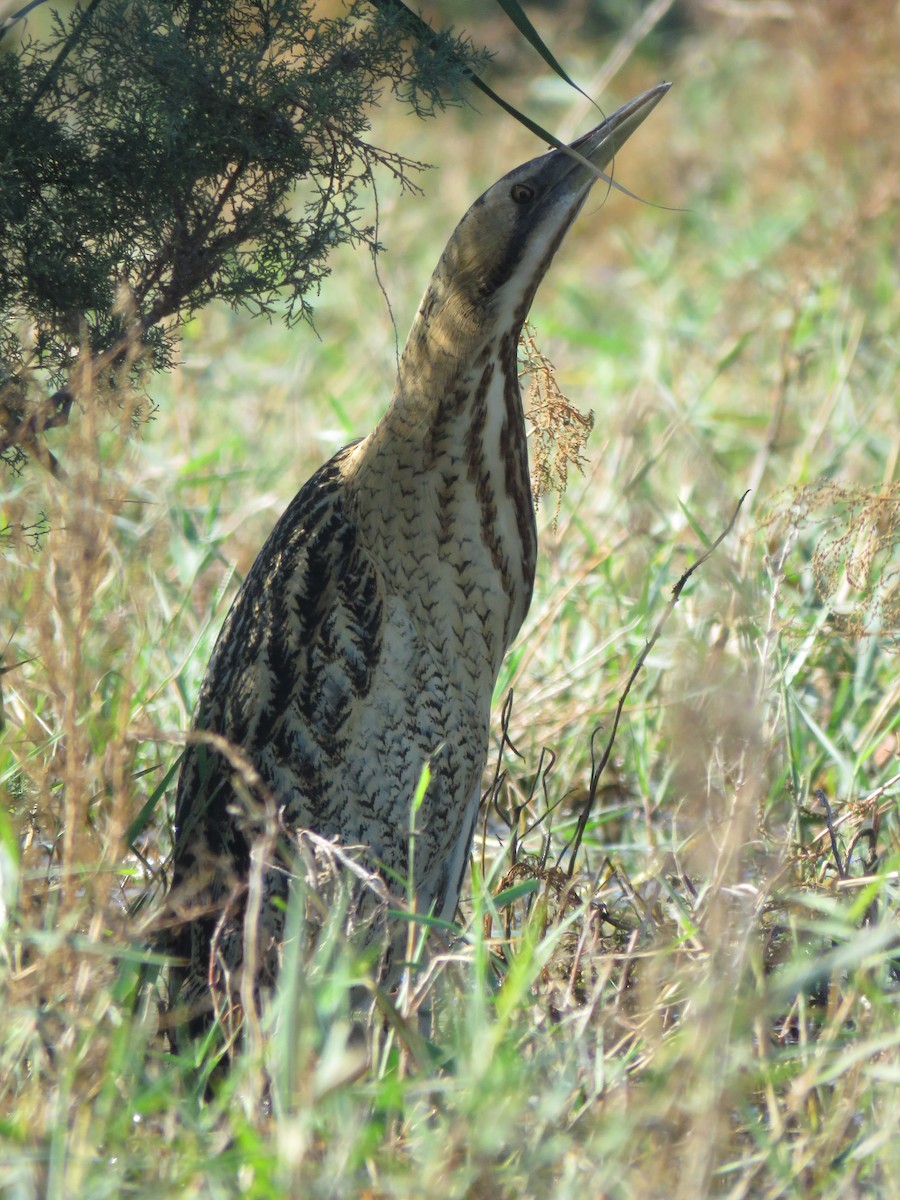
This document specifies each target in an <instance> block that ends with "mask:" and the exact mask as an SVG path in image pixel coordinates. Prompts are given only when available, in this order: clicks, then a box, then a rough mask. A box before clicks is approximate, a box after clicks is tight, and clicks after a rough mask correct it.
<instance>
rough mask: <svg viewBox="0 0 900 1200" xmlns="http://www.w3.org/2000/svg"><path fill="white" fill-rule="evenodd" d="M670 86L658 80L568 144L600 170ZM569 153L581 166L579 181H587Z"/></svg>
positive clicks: (651, 110) (563, 152)
mask: <svg viewBox="0 0 900 1200" xmlns="http://www.w3.org/2000/svg"><path fill="white" fill-rule="evenodd" d="M671 86H672V85H671V83H658V84H657V85H656V87H653V88H650V89H649V91H646V92H641V94H640V96H635V97H634V99H633V100H629V101H628V103H627V104H623V105H622V107H621V108H617V109H616V111H615V112H614V113H613V114H612V116H611V117H607V118H606V120H605V121H602V122H601V123H600V124H599V125H597V126H596V127H595V128H594V129H592V130H591V131H590V133H586V134H584V135H583V136H582V137H580V138H578V140H577V141H574V142H572V143H571V147H570V148H571V149H572V150H574V151H575V152H576V153H577V154H579V155H580V156H581V158H585V159H587V160H588V162H589V163H590V164H591V165H592V166H594V167H596V168H598V169H599V170H602V169H603V168H604V167H605V166H606V165H607V164H608V163H609V162H611V161H612V159H613V157H614V156H615V155H616V154H617V153H618V152H619V150H621V148H622V147H623V146H624V145H625V143H626V142H627V141H628V139H629V138H630V137H631V135H632V134H633V133H634V131H635V130H636V129H637V128H638V126H639V125H642V124H643V123H644V121H645V120H646V119H647V117H649V116H650V114H651V113H652V112H653V110H654V108H656V106H657V104H659V102H660V100H662V98H663V96H665V94H666V92H667V91H668V90H669V88H670V87H671ZM557 153H559V154H566V151H565V150H560V151H557ZM569 157H570V158H572V161H573V165H575V166H576V167H577V168H580V171H579V172H578V174H579V176H580V178H579V179H578V182H585V183H586V182H587V181H588V178H589V173H588V169H587V167H586V166H585V165H584V164H582V163H581V162H579V161H578V159H576V158H574V157H573V156H571V155H569Z"/></svg>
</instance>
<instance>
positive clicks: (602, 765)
mask: <svg viewBox="0 0 900 1200" xmlns="http://www.w3.org/2000/svg"><path fill="white" fill-rule="evenodd" d="M748 494H749V492H744V494H743V496H741V498H740V500H739V501H738V503H737V507H736V508H735V510H734V512H733V514H732V517H731V520H730V521H729V522H728V524H727V525H726V526H725V528H724V529H723V530H722V532H721V533H720V534H719V536H718V537H717V538H716V540H715V541H714V542H713V543H712V545H711V546H710V547H709V549H708V550H707V551H706V552H705V553H704V554H701V555H700V557H699V558H698V559H696V560H695V561H694V562H693V563H692V564H691V565H690V566H689V567H688V569H687V570H686V571H685V573H684V574H683V575H682V576H681V578H680V579H679V580H678V582H677V583H676V584H675V586H674V587H673V588H672V596H671V599H670V600H669V602H668V604H667V605H666V607H665V609H664V610H663V613H662V615H661V616H660V618H659V620H658V621H657V622H656V627H655V628H654V630H653V632H652V633H651V635H650V637H649V638H648V639H647V643H646V645H645V646H644V648H643V650H642V651H641V652H640V654H639V655H638V657H637V661H636V662H635V664H634V667H633V668H632V671H631V674H630V675H629V677H628V682H627V683H626V684H625V690H624V691H623V692H622V695H621V696H620V697H619V702H618V704H617V705H616V711H615V716H614V717H613V725H612V731H611V733H610V735H609V741H608V742H607V743H606V749H605V750H604V751H603V755H602V757H601V759H600V762H599V763H597V764H596V766H594V767H593V768H592V771H591V787H590V791H589V792H588V799H587V803H586V804H585V806H584V810H583V812H582V814H581V816H580V817H579V818H578V826H577V828H576V830H575V836H574V837H573V839H572V841H571V843H570V846H571V850H570V858H569V869H568V872H567V874H568V876H569V878H570V879H571V877H572V876H573V875H574V873H575V862H576V860H577V858H578V851H579V850H580V849H581V842H582V839H583V837H584V831H585V829H586V828H587V824H588V821H589V820H590V818H591V812H592V811H593V808H594V802H595V801H596V799H597V791H598V788H599V785H600V777H601V775H602V774H603V772H604V770H605V769H606V764H607V763H608V762H609V758H610V755H611V754H612V749H613V745H614V743H615V740H616V733H617V732H618V728H619V721H620V719H621V717H622V711H623V709H624V708H625V701H626V700H627V698H628V693H629V692H630V691H631V688H632V685H633V684H634V681H635V680H636V679H637V677H638V675H639V674H640V670H641V668H642V667H643V665H644V663H645V662H646V660H647V656H648V654H649V653H650V651H651V650H652V649H653V647H654V646H655V645H656V643H657V641H658V640H659V637H660V634H661V633H662V631H663V627H664V625H665V623H666V621H668V619H669V617H670V616H671V615H672V611H673V610H674V608H675V605H676V604H677V603H678V601H679V599H680V598H681V593H682V592H683V591H684V588H685V586H686V584H687V581H688V580H689V579H690V577H691V576H692V575H693V574H694V572H695V571H696V570H698V569H699V568H700V567H702V566H703V564H704V563H705V562H706V561H707V559H708V558H709V557H710V556H711V555H712V554H713V553H714V552H715V551H716V550H717V549H718V548H719V546H720V545H721V544H722V542H723V541H724V540H725V538H726V537H727V536H728V535H729V533H731V530H732V529H733V528H734V523H735V521H736V520H737V519H738V514H739V513H740V511H741V506H742V505H743V503H744V501H745V500H746V499H747V496H748ZM592 740H593V739H592ZM564 855H565V850H564V851H563V854H562V855H560V863H561V862H562V858H563V857H564Z"/></svg>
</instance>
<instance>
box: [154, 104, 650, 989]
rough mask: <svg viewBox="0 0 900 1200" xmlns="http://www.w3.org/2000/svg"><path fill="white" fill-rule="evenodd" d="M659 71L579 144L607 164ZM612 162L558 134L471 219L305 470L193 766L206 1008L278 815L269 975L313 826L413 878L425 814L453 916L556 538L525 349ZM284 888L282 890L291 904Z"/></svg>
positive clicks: (434, 881)
mask: <svg viewBox="0 0 900 1200" xmlns="http://www.w3.org/2000/svg"><path fill="white" fill-rule="evenodd" d="M667 87H668V85H665V84H663V85H660V86H659V87H657V88H654V89H653V90H651V91H649V92H646V93H644V94H643V95H642V96H639V97H637V98H636V99H635V100H633V101H631V102H630V103H629V104H627V105H625V106H624V107H623V108H621V109H620V110H619V111H618V112H617V113H615V114H614V115H613V116H612V117H611V118H610V119H609V120H608V121H605V122H604V123H603V124H602V125H600V126H598V127H597V129H595V130H593V131H592V132H591V133H589V134H587V135H586V136H585V137H583V138H581V139H580V140H579V141H578V142H576V143H574V149H575V150H576V151H577V152H578V154H580V155H582V156H583V157H584V158H586V159H588V160H589V161H590V162H591V163H592V164H593V165H594V166H596V167H598V168H602V167H604V166H605V165H606V164H607V163H608V162H609V161H610V159H611V158H612V156H613V154H614V153H615V152H616V151H617V150H618V148H619V147H620V146H621V145H622V144H623V143H624V142H625V140H626V139H627V138H628V137H629V136H630V134H631V133H632V132H633V131H634V130H635V129H636V128H637V126H638V125H639V124H640V123H641V122H642V121H643V119H644V118H645V117H646V116H647V115H648V114H649V112H650V111H651V110H652V109H653V108H654V107H655V105H656V104H657V103H658V101H659V100H660V99H661V98H662V96H663V95H664V94H665V91H666V90H667ZM594 178H595V175H594V174H593V173H592V172H591V171H590V170H589V169H588V167H587V166H585V165H584V162H583V161H579V159H578V158H577V157H575V156H572V155H569V154H567V153H566V152H564V151H553V152H551V153H549V154H546V155H543V156H542V157H541V158H538V159H534V160H533V161H531V162H528V163H525V164H524V165H523V166H521V167H518V168H517V169H516V170H514V171H512V172H511V173H510V174H508V175H506V176H505V177H504V178H503V179H501V180H500V182H499V183H497V184H495V185H494V186H493V187H492V188H490V189H489V190H488V191H487V192H486V193H485V194H484V195H483V196H482V197H481V198H480V199H479V200H477V201H476V202H475V204H474V205H473V206H472V208H471V209H470V210H469V212H468V213H467V214H466V215H465V216H464V217H463V219H462V221H461V222H460V224H459V225H458V227H457V229H456V231H455V232H454V233H453V235H452V237H451V238H450V241H449V243H448V245H447V247H446V249H445V251H444V253H443V255H442V257H441V260H440V262H439V263H438V266H437V269H436V270H435V273H434V275H433V277H432V280H431V282H430V284H429V286H428V289H427V291H426V292H425V295H424V297H423V299H422V303H421V305H420V307H419V310H418V313H417V315H416V318H415V320H414V322H413V326H412V330H411V332H410V335H409V339H408V341H407V344H406V348H405V350H404V352H403V356H402V358H401V362H400V366H399V373H398V380H397V385H396V389H395V391H394V395H393V398H392V400H391V403H390V405H389V407H388V409H387V411H386V413H385V415H384V416H383V417H382V419H381V421H380V422H379V424H378V425H377V427H376V428H375V430H374V431H373V432H372V433H371V434H370V435H369V436H368V437H367V438H366V439H365V440H363V441H361V442H359V443H357V444H355V445H352V446H349V447H347V448H346V449H344V450H342V451H340V453H338V454H337V455H335V457H334V458H333V459H332V460H331V461H330V462H328V463H327V464H326V465H325V466H324V467H322V468H321V470H320V471H318V472H317V473H316V474H315V475H314V476H313V477H312V478H311V479H310V480H309V481H308V483H306V484H305V485H304V487H303V488H302V489H301V490H300V492H299V493H298V494H297V496H296V497H295V498H294V500H293V502H292V503H291V504H290V505H289V507H288V509H287V511H286V512H285V513H284V515H283V516H282V518H281V519H280V520H279V522H278V523H277V525H276V526H275V528H274V530H273V531H272V534H271V535H270V537H269V539H268V541H267V542H266V544H265V546H264V547H263V549H262V550H261V551H260V554H259V556H258V558H257V559H256V562H255V563H254V564H253V567H252V569H251V570H250V572H249V574H248V575H247V578H246V580H245V581H244V584H243V586H242V588H241V590H240V592H239V594H238V596H237V599H236V600H235V602H234V605H233V606H232V609H231V611H230V613H229V614H228V617H227V619H226V621H225V624H224V626H223V628H222V632H221V634H220V635H219V639H218V642H217V644H216V648H215V651H214V653H213V656H212V659H211V661H210V664H209V668H208V670H207V674H206V678H205V680H204V683H203V687H202V690H201V693H200V697H199V701H198V704H197V710H196V714H195V718H194V729H195V733H194V736H193V738H192V739H191V740H190V741H189V744H188V748H187V751H186V754H185V758H184V762H183V765H182V769H181V776H180V779H179V784H178V797H177V804H176V829H177V835H176V844H175V858H174V882H173V897H174V899H175V902H176V903H177V902H178V901H179V899H180V900H181V901H182V902H183V903H184V904H185V905H187V904H188V903H189V902H190V903H194V904H195V905H198V906H199V909H200V911H199V912H198V913H197V915H195V916H194V918H193V919H192V920H190V921H186V922H184V923H183V924H182V925H180V926H179V927H178V929H177V932H176V935H175V937H174V940H173V944H172V950H173V951H174V953H175V954H176V955H179V956H180V957H181V958H182V959H183V960H184V962H185V964H186V965H185V967H184V968H183V969H182V971H181V972H180V974H177V976H176V979H177V981H178V984H177V985H178V986H180V987H181V999H182V1001H183V1002H184V1003H185V1005H186V1006H187V1007H188V1008H189V1009H190V1010H191V1011H192V1012H195V1013H196V1012H202V1011H203V1010H204V1009H208V1008H209V992H208V988H209V983H210V982H211V981H214V980H215V978H216V975H217V971H216V970H215V969H214V967H215V963H213V965H212V967H211V958H210V953H211V947H212V946H213V945H215V951H216V956H218V961H219V963H220V964H223V965H224V966H226V967H228V968H230V969H234V968H236V966H237V965H238V964H239V963H240V961H241V954H242V938H243V926H242V922H243V917H244V901H243V893H242V884H243V883H244V882H245V881H246V879H247V876H248V870H249V864H250V845H251V843H252V841H253V838H254V833H255V831H256V830H257V829H258V828H259V827H261V825H262V824H263V822H262V819H261V814H262V813H263V812H265V811H268V813H269V817H270V824H271V817H272V815H273V814H275V813H277V827H278V829H279V830H280V831H281V832H280V835H279V838H278V843H279V845H280V848H279V849H273V850H272V853H271V854H270V856H269V859H268V860H267V862H266V864H265V867H264V872H263V882H264V889H263V893H264V898H263V905H262V913H261V918H260V929H259V930H258V931H254V932H255V933H256V934H258V938H257V941H258V944H259V945H260V946H261V953H260V960H259V977H261V978H268V977H270V976H271V974H272V972H273V971H274V966H273V965H272V964H274V963H275V962H276V961H277V955H276V954H272V953H271V952H270V951H271V948H272V947H273V946H274V945H276V944H277V941H278V939H279V937H280V934H281V922H282V916H281V913H282V909H281V907H280V906H279V904H278V903H277V901H278V899H279V898H280V899H285V898H286V897H287V894H288V890H289V877H290V873H291V854H290V842H291V839H292V837H293V836H294V835H295V833H296V831H297V830H298V829H301V828H308V829H312V830H314V831H315V832H316V833H318V834H321V835H324V836H325V837H328V838H331V839H335V840H338V841H340V842H341V843H343V844H345V845H348V844H359V845H361V846H364V847H365V848H366V852H365V853H366V858H367V861H368V864H369V865H370V866H371V867H372V868H374V869H377V870H379V871H380V872H382V873H383V874H385V875H386V877H387V879H388V880H389V882H390V883H391V884H392V885H393V886H395V887H396V888H398V890H402V888H401V885H400V884H399V883H398V881H401V880H404V879H406V876H407V871H408V848H409V814H410V805H411V801H412V798H413V795H414V792H415V789H416V785H417V783H418V782H419V779H420V777H421V774H422V770H423V767H424V766H425V764H428V765H429V767H430V770H431V781H430V784H429V787H428V791H427V793H426V796H425V800H424V803H423V805H422V808H421V810H420V812H419V814H418V818H417V840H416V852H415V879H414V881H413V887H414V891H415V896H416V902H417V905H418V909H419V911H421V912H433V913H435V914H436V915H438V916H440V917H443V918H445V919H447V920H452V918H453V916H454V914H455V911H456V906H457V901H458V898H459V893H460V888H461V886H462V882H463V878H464V873H465V869H466V864H467V861H468V855H469V850H470V846H471V842H472V836H473V832H474V828H475V820H476V816H477V810H478V800H479V795H480V791H481V778H482V771H483V769H484V765H485V761H486V756H487V749H488V727H489V719H490V705H491V696H492V693H493V689H494V685H495V683H496V680H497V675H498V672H499V669H500V664H501V662H502V659H503V656H504V654H505V652H506V650H507V648H508V646H509V645H510V643H511V641H512V640H513V638H514V637H515V636H516V633H517V632H518V630H519V627H520V625H521V624H522V621H523V619H524V617H525V614H526V612H527V610H528V605H529V602H530V599H531V590H532V583H533V579H534V567H535V556H536V550H537V537H536V530H535V522H534V513H533V508H532V504H531V493H530V487H529V473H528V455H527V449H526V441H525V425H524V420H523V414H522V404H521V398H520V394H519V385H518V377H517V366H516V346H517V341H518V336H519V332H520V330H521V327H522V324H523V322H524V320H525V318H526V316H527V314H528V310H529V307H530V305H531V302H532V299H533V297H534V294H535V291H536V290H537V287H538V285H539V283H540V281H541V279H542V278H543V276H544V274H545V272H546V270H547V267H548V266H549V264H550V262H551V260H552V258H553V256H554V254H555V253H556V250H557V249H558V247H559V245H560V243H561V241H562V239H563V237H564V236H565V233H566V231H567V229H568V228H569V226H570V224H571V223H572V221H573V220H574V218H575V216H576V214H577V213H578V211H579V209H580V208H581V205H582V204H583V202H584V200H585V198H586V197H587V195H588V193H589V191H590V187H591V184H592V183H593V181H594ZM273 901H274V903H273Z"/></svg>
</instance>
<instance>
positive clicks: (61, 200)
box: [0, 0, 480, 468]
mask: <svg viewBox="0 0 900 1200" xmlns="http://www.w3.org/2000/svg"><path fill="white" fill-rule="evenodd" d="M420 25H421V22H419V23H418V25H417V24H416V23H415V18H413V17H412V14H410V13H408V12H407V11H406V10H405V7H404V6H403V5H402V4H394V3H390V2H387V0H384V2H383V3H371V2H368V0H367V2H362V0H357V2H356V3H354V4H351V5H350V6H349V8H348V9H347V10H346V12H343V13H340V14H337V15H335V16H327V15H325V14H323V13H322V12H321V11H318V12H316V11H315V9H314V7H313V6H311V5H304V4H299V3H297V0H246V2H245V3H242V4H233V3H222V2H221V0H183V2H181V3H174V4H172V3H165V2H162V0H149V2H147V3H142V4H139V5H134V4H129V3H126V2H125V0H104V2H103V3H100V0H90V2H89V3H85V4H77V5H76V6H75V7H74V9H73V10H72V11H71V13H70V14H69V15H68V16H67V17H66V18H63V17H60V16H58V15H56V14H54V15H53V28H52V32H51V33H50V34H49V36H48V37H47V38H46V39H38V40H33V39H32V38H30V37H29V38H27V39H26V40H25V41H24V42H23V43H22V44H21V46H20V47H19V48H18V51H17V52H16V53H4V54H0V147H2V155H3V175H4V178H3V188H2V190H0V263H2V267H0V312H2V320H0V403H2V405H3V408H2V410H0V412H2V415H3V425H2V430H0V432H2V440H0V459H2V460H3V461H4V462H5V463H6V465H8V466H11V467H13V468H19V467H21V465H22V464H23V463H24V461H25V457H26V455H27V454H28V453H29V452H31V453H34V452H35V451H37V453H38V454H39V455H41V453H42V451H43V439H42V436H41V435H42V434H43V433H44V431H45V430H46V429H47V428H48V427H49V428H53V427H55V426H58V425H59V424H63V423H65V421H66V420H67V419H68V417H69V413H70V411H71V409H72V404H73V402H74V401H75V400H77V401H78V402H79V404H80V405H83V404H84V403H85V397H84V396H83V395H82V394H81V393H82V392H84V391H85V390H90V389H91V388H92V387H93V384H94V383H95V381H96V382H98V383H100V382H104V383H106V384H107V385H109V383H110V382H112V383H113V384H115V383H118V385H119V386H122V384H123V380H122V378H121V377H122V376H123V374H124V375H125V376H126V378H127V374H128V370H130V369H133V368H135V367H137V366H140V367H145V368H146V367H149V368H152V369H157V370H158V369H161V368H164V367H169V366H171V365H172V363H173V361H174V359H175V356H176V346H177V338H178V332H179V329H180V328H181V326H182V325H183V323H184V322H185V321H186V320H188V319H189V318H190V316H191V315H192V314H193V313H195V312H197V311H198V310H199V309H200V308H202V307H203V306H204V305H205V304H208V303H209V302H210V300H212V299H220V300H224V301H226V302H227V303H229V304H232V305H234V306H235V307H244V308H248V309H250V310H251V311H255V312H261V313H268V314H271V313H273V312H274V311H276V310H277V311H278V312H279V314H280V315H283V316H284V318H285V319H286V321H287V323H288V324H289V325H290V324H293V323H295V322H296V321H297V320H299V319H300V318H302V317H308V316H309V314H310V308H309V300H308V296H309V293H310V292H314V291H315V290H316V289H317V287H318V286H319V284H320V283H321V281H322V279H323V278H324V276H325V274H326V273H327V269H328V268H327V262H328V257H329V255H330V253H331V252H332V251H333V250H334V249H335V248H336V247H338V246H340V245H342V244H344V243H346V242H351V243H356V244H362V245H364V246H366V247H368V249H369V250H370V251H371V252H373V253H374V252H375V250H376V249H377V246H378V242H377V223H375V224H366V223H363V222H362V221H361V220H360V206H359V196H360V193H361V192H362V191H364V190H365V189H366V188H367V187H368V186H369V185H370V184H371V181H372V173H373V169H374V168H375V167H376V166H382V167H386V168H387V169H388V170H389V172H390V173H391V174H392V175H393V176H394V177H395V178H396V179H398V180H399V181H400V182H401V184H403V185H404V186H407V187H409V186H410V185H411V174H412V172H414V171H415V170H416V169H417V168H420V167H421V165H422V164H420V163H415V162H412V161H411V160H410V159H409V158H406V157H404V156H403V155H402V154H399V153H397V152H395V151H393V150H386V149H381V148H379V147H378V146H375V145H373V144H372V143H371V142H370V141H369V140H368V136H367V134H368V129H369V110H370V109H371V106H372V105H373V104H374V103H376V102H377V100H378V99H379V97H380V96H381V94H382V93H383V91H384V90H385V88H386V87H387V86H389V87H390V88H391V89H392V91H393V93H394V94H395V95H396V96H397V97H398V98H399V99H401V100H403V101H404V102H405V103H406V104H407V105H408V106H409V107H411V108H412V109H413V111H415V112H417V113H419V114H420V115H425V114H428V113H434V111H435V109H436V108H439V107H443V106H444V104H445V103H446V102H447V100H448V99H449V100H450V101H451V102H452V101H453V100H458V98H459V94H460V90H461V88H462V85H463V81H464V80H465V78H466V77H467V76H468V75H470V74H471V73H472V68H473V66H474V65H476V64H477V63H478V62H479V61H480V58H479V55H478V54H477V53H476V52H475V50H474V49H473V48H472V47H471V45H469V44H468V43H466V42H464V41H462V40H460V39H459V38H454V37H452V36H451V35H450V34H449V33H447V32H442V31H430V30H426V34H427V36H423V35H422V33H421V30H420V28H419V26H420ZM4 32H8V30H2V29H0V38H2V37H3V34H4ZM86 370H87V371H88V372H89V375H90V378H85V377H84V376H85V372H86ZM110 376H112V380H110ZM48 387H49V389H50V391H53V389H57V390H56V391H53V394H52V395H48ZM44 453H46V452H44Z"/></svg>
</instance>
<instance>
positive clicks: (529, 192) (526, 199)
mask: <svg viewBox="0 0 900 1200" xmlns="http://www.w3.org/2000/svg"><path fill="white" fill-rule="evenodd" d="M509 194H510V196H511V197H512V198H513V200H515V202H516V204H530V202H531V201H532V200H533V199H534V188H533V187H532V186H531V185H530V184H528V183H514V184H513V185H512V187H511V188H510V191H509Z"/></svg>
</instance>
